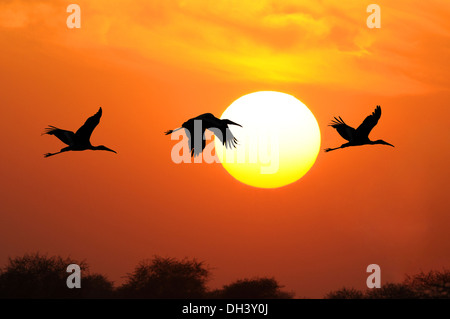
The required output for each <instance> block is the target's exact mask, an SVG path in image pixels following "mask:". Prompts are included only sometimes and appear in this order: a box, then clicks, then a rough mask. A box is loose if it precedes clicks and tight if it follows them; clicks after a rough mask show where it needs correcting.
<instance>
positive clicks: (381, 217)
mask: <svg viewBox="0 0 450 319" xmlns="http://www.w3.org/2000/svg"><path fill="white" fill-rule="evenodd" d="M72 2H76V3H78V4H79V5H80V6H81V10H82V27H81V29H78V30H76V29H68V28H67V27H66V18H67V16H68V13H66V7H67V5H68V4H70V3H72ZM111 2H112V1H106V0H96V1H86V0H83V1H82V0H80V1H25V0H23V1H14V0H13V1H0V47H1V50H0V74H1V76H0V87H1V91H0V92H1V94H0V105H1V110H2V115H1V118H0V120H1V131H2V134H0V143H1V145H2V151H1V155H2V156H1V157H0V176H1V192H0V203H1V213H0V242H1V243H2V244H1V247H0V264H1V265H4V264H5V263H6V261H7V258H8V256H12V257H14V256H19V255H22V254H24V253H26V252H35V251H40V252H42V253H48V254H50V255H53V254H59V255H61V256H71V257H73V258H77V259H86V260H87V262H88V263H89V264H90V265H91V268H92V270H93V271H96V272H100V273H103V274H106V275H107V276H108V277H109V278H110V279H112V280H114V281H115V282H116V283H117V284H120V283H121V282H122V280H123V278H122V276H124V275H126V273H128V272H130V271H132V269H133V267H134V266H135V265H136V264H137V263H138V262H139V261H140V260H142V259H144V258H151V257H152V256H153V255H155V254H158V255H162V256H167V257H177V258H183V257H186V256H187V257H196V258H197V259H199V260H204V261H206V262H207V263H208V264H209V265H210V266H211V267H213V278H212V281H211V282H210V286H211V287H220V286H221V285H223V284H227V283H231V282H232V281H234V280H237V279H240V278H244V277H253V276H275V278H276V279H277V280H278V281H279V282H280V283H281V284H283V285H285V289H287V290H293V291H295V292H296V296H297V297H303V296H306V297H322V296H323V294H324V293H326V292H327V291H329V290H333V289H338V288H341V287H342V286H347V287H351V286H353V287H355V288H359V289H361V288H364V287H365V280H366V278H367V275H368V274H366V273H365V269H366V267H367V265H369V264H372V263H377V264H379V265H380V266H381V271H382V282H386V281H400V280H402V279H403V276H404V274H405V273H410V274H411V273H415V272H418V271H420V270H424V271H426V270H429V269H442V267H448V266H449V262H450V255H449V253H448V252H449V251H450V235H449V232H448V226H449V222H450V220H449V217H448V207H449V199H448V195H447V188H446V187H447V184H448V180H449V178H450V176H449V170H448V162H449V160H450V156H449V155H450V154H449V143H448V136H449V125H448V117H449V116H450V111H449V108H448V106H449V101H450V92H449V87H450V80H449V77H448V74H450V64H449V63H448V58H449V55H450V22H449V21H448V17H449V15H450V4H447V3H446V2H444V1H438V0H435V1H427V2H419V1H415V4H413V2H412V1H395V3H393V1H378V2H377V4H379V5H380V7H381V29H369V28H367V26H366V22H365V21H366V18H367V16H368V15H369V14H368V13H366V7H367V5H368V4H370V3H371V2H370V1H359V0H358V1H357V0H355V1H345V2H344V3H343V2H341V1H331V0H328V1H321V2H320V3H319V2H316V1H301V0H295V1H294V0H277V1H275V0H272V1H269V0H265V1H258V2H255V1H237V0H229V1H206V0H192V1H181V0H177V1H175V0H173V1H162V0H161V1H144V0H136V1H114V4H111ZM255 3H257V4H255ZM260 90H276V91H281V92H285V93H289V94H292V95H294V96H296V97H297V98H298V99H300V100H301V101H302V102H303V103H305V104H306V105H308V107H309V108H310V110H311V111H312V112H313V113H314V114H315V116H316V118H317V121H318V123H319V125H320V128H321V133H322V148H325V147H336V146H339V145H340V144H341V143H342V142H343V140H342V139H341V138H340V136H339V135H338V134H337V133H336V131H335V130H334V129H332V128H330V127H328V126H327V125H328V123H329V121H330V119H331V118H332V117H333V116H336V115H340V116H341V117H342V118H343V119H344V120H345V121H346V122H347V123H348V124H349V125H354V126H357V125H359V123H360V122H361V121H362V120H363V119H364V118H365V116H367V115H368V114H370V113H371V112H372V111H373V109H374V107H375V106H376V105H377V104H380V105H381V107H382V110H383V115H382V117H381V120H380V121H379V123H378V125H377V126H376V128H375V129H374V130H373V132H372V133H371V137H372V138H373V139H379V138H380V139H384V140H386V141H388V142H390V143H392V144H394V145H395V146H396V147H395V149H392V148H388V147H384V146H366V147H356V148H354V149H351V148H350V149H345V150H339V151H335V152H331V153H324V152H321V153H320V154H319V157H318V159H317V161H316V163H315V165H314V166H313V168H312V169H311V170H310V171H309V172H308V174H307V175H306V176H304V177H303V178H302V179H301V180H299V181H297V182H296V183H294V184H291V185H289V186H286V187H283V188H279V189H273V190H264V189H257V188H252V187H249V186H246V185H244V184H241V183H239V182H237V181H236V180H234V179H233V178H232V177H231V176H230V175H229V174H228V173H227V172H226V171H225V170H224V169H223V167H222V166H221V165H220V164H210V165H208V164H192V165H176V164H174V163H173V162H172V161H171V158H170V151H171V148H172V147H173V145H174V141H171V140H170V138H168V137H167V136H164V134H163V132H164V131H165V130H167V129H171V128H175V127H178V126H179V125H180V124H181V123H182V122H184V121H185V120H187V119H188V118H190V117H194V116H197V115H199V114H201V113H205V112H211V113H214V114H216V115H218V116H220V114H222V112H223V111H224V110H225V108H226V107H227V106H228V105H230V104H231V103H232V102H233V101H234V100H236V99H237V98H239V97H240V96H242V95H244V94H247V93H251V92H254V91H260ZM99 106H101V107H102V108H103V117H102V120H101V122H100V125H99V126H98V128H97V129H96V130H95V131H94V134H93V136H92V139H91V141H92V143H93V144H94V145H97V144H104V145H106V146H108V147H110V148H112V149H114V150H116V151H118V154H117V155H116V154H113V153H106V152H90V151H86V152H72V153H66V154H62V155H58V156H55V157H52V158H48V159H44V158H43V156H42V155H43V154H44V153H46V152H54V151H58V150H59V149H60V148H62V147H63V144H62V143H61V142H60V141H58V140H57V139H56V138H54V137H50V136H41V135H40V134H41V133H42V131H43V129H44V128H45V127H46V126H47V125H48V124H52V125H55V126H58V127H61V128H64V129H69V130H76V129H77V128H78V127H79V126H80V125H81V124H82V123H83V122H84V120H85V119H86V118H87V117H88V116H90V115H93V114H94V113H95V112H96V111H97V110H98V107H99Z"/></svg>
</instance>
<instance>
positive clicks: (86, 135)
mask: <svg viewBox="0 0 450 319" xmlns="http://www.w3.org/2000/svg"><path fill="white" fill-rule="evenodd" d="M101 116H102V108H100V109H99V110H98V112H97V113H95V114H94V115H93V116H91V117H90V118H88V119H87V120H86V122H85V123H84V124H83V126H81V127H80V128H79V129H78V130H77V131H76V133H74V132H72V131H66V130H62V129H59V128H57V127H54V126H52V125H49V127H48V128H46V129H45V132H44V133H42V135H44V134H48V135H54V136H56V137H57V138H58V139H60V140H61V142H63V143H65V144H67V145H69V146H67V147H64V148H62V149H61V150H60V151H59V152H56V153H46V154H44V157H49V156H53V155H56V154H60V153H63V152H67V151H84V150H93V151H109V152H114V153H117V152H116V151H113V150H112V149H110V148H107V147H106V146H104V145H99V146H92V144H91V142H90V138H91V134H92V132H93V131H94V129H95V128H96V126H97V125H98V123H99V122H100V118H101Z"/></svg>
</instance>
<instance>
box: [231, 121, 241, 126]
mask: <svg viewBox="0 0 450 319" xmlns="http://www.w3.org/2000/svg"><path fill="white" fill-rule="evenodd" d="M228 124H231V125H237V126H240V127H242V125H240V124H237V123H235V122H233V121H230V120H228Z"/></svg>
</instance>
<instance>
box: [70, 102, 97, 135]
mask: <svg viewBox="0 0 450 319" xmlns="http://www.w3.org/2000/svg"><path fill="white" fill-rule="evenodd" d="M101 117H102V108H100V109H99V110H98V112H97V113H95V114H94V115H92V116H91V117H90V118H88V119H87V120H86V122H85V123H84V124H83V126H81V127H80V128H79V129H78V131H76V133H75V135H76V137H77V138H78V139H80V140H89V139H90V138H91V134H92V132H93V131H94V129H95V128H96V127H97V125H98V123H100V118H101Z"/></svg>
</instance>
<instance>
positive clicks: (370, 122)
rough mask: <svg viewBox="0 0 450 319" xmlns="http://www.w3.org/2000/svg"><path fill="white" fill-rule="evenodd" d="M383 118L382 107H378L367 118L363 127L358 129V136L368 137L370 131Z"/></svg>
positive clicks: (362, 124)
mask: <svg viewBox="0 0 450 319" xmlns="http://www.w3.org/2000/svg"><path fill="white" fill-rule="evenodd" d="M380 117H381V107H380V106H379V105H377V107H376V108H375V111H373V113H372V114H371V115H369V116H368V117H366V118H365V120H364V121H363V122H362V123H361V125H360V126H359V127H358V128H357V129H356V134H357V135H358V136H363V137H368V136H369V133H370V131H372V129H373V128H374V127H375V125H377V123H378V120H379V119H380Z"/></svg>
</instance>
